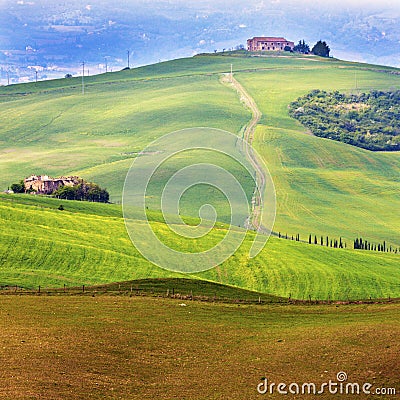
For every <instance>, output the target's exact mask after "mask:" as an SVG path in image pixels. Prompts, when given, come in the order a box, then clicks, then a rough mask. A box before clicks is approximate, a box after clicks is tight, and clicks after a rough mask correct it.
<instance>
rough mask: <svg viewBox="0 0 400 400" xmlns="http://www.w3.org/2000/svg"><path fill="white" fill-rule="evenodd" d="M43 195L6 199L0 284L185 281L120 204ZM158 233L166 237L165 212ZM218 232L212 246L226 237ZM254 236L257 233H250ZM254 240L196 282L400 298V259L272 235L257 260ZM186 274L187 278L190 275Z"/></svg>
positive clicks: (304, 294) (0, 206) (0, 201)
mask: <svg viewBox="0 0 400 400" xmlns="http://www.w3.org/2000/svg"><path fill="white" fill-rule="evenodd" d="M59 204H60V200H57V199H49V198H45V197H38V196H25V195H1V196H0V223H1V226H2V230H1V232H0V246H1V248H0V254H1V264H0V284H1V285H6V284H14V285H15V284H18V285H20V286H23V287H37V286H38V285H41V286H42V287H45V286H47V287H49V286H50V287H55V286H63V284H66V285H67V286H77V285H82V284H86V285H88V284H101V283H107V282H119V281H126V280H132V279H141V278H154V277H179V276H182V275H180V274H176V273H172V272H168V271H165V270H163V269H160V268H158V267H155V266H153V265H152V264H150V263H149V262H147V261H146V260H144V259H143V257H141V255H140V254H139V253H138V251H137V250H136V249H135V248H134V247H133V245H132V244H131V242H130V240H129V237H128V235H127V233H126V230H125V226H124V222H123V218H122V212H121V210H120V208H119V206H117V205H107V204H95V203H86V202H76V201H65V200H63V201H62V204H63V205H64V208H65V210H64V211H59V210H58V209H57V208H58V205H59ZM150 218H151V219H152V220H153V224H154V229H155V230H156V231H157V232H159V233H165V230H166V228H165V225H164V224H163V223H162V222H159V219H158V218H157V215H154V216H152V217H150ZM223 233H224V232H223V229H215V230H214V231H213V232H212V233H211V236H210V237H208V238H207V239H206V240H207V242H206V243H205V244H206V245H207V244H210V243H211V242H212V241H213V240H217V241H218V240H220V238H221V235H222V234H223ZM249 235H251V234H249ZM249 244H250V241H245V242H244V244H243V245H242V247H241V248H240V249H239V251H238V252H237V253H236V254H235V255H234V256H233V257H231V258H230V259H229V260H227V261H226V262H225V263H224V264H222V265H221V266H219V267H217V268H215V269H213V270H210V271H206V272H203V273H200V274H197V275H190V277H192V278H196V279H198V278H201V279H206V280H210V281H214V282H218V283H223V284H228V285H232V286H237V287H242V288H247V289H250V290H254V291H258V292H262V293H269V294H271V295H275V296H283V297H288V296H289V295H291V296H292V297H293V298H298V299H307V298H308V296H310V295H311V296H312V298H313V299H315V298H317V299H327V298H330V299H347V298H350V299H359V298H367V297H370V296H372V297H389V296H390V297H399V296H400V269H399V268H398V261H399V256H398V255H395V254H379V253H374V252H365V251H354V250H350V249H346V250H345V249H343V250H340V249H331V248H326V247H321V246H315V245H308V244H306V243H301V242H299V243H297V242H292V241H290V240H284V239H276V238H271V239H270V241H269V242H268V243H267V245H266V247H265V248H264V250H263V251H262V252H261V253H260V255H259V256H258V257H256V258H255V259H252V260H249V259H248V257H247V254H248V248H249ZM185 276H186V275H185Z"/></svg>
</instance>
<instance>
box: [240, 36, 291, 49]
mask: <svg viewBox="0 0 400 400" xmlns="http://www.w3.org/2000/svg"><path fill="white" fill-rule="evenodd" d="M285 47H290V49H291V50H293V48H294V42H290V41H289V40H287V39H285V38H283V37H253V39H248V40H247V51H283V50H285Z"/></svg>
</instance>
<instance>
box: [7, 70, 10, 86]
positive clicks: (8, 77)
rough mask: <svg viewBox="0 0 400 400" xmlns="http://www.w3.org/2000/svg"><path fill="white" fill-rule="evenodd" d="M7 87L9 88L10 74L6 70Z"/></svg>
mask: <svg viewBox="0 0 400 400" xmlns="http://www.w3.org/2000/svg"><path fill="white" fill-rule="evenodd" d="M7 86H10V72H9V71H8V70H7Z"/></svg>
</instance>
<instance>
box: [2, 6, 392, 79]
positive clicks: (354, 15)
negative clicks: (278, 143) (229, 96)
mask: <svg viewBox="0 0 400 400" xmlns="http://www.w3.org/2000/svg"><path fill="white" fill-rule="evenodd" d="M262 35H268V36H285V37H286V38H287V39H289V40H293V41H295V42H297V41H298V40H300V39H305V40H306V41H307V42H308V43H309V44H310V45H311V46H312V45H313V44H314V43H315V42H316V41H317V40H319V39H322V40H326V41H327V42H328V44H329V45H330V47H331V50H332V53H331V54H332V55H333V56H335V57H339V58H344V59H348V60H355V61H366V62H372V63H378V64H387V65H393V66H400V0H374V1H372V0H0V66H1V67H2V68H3V70H5V69H10V68H11V70H12V71H14V70H15V68H17V67H18V68H25V69H26V68H29V67H30V66H31V67H32V66H34V68H36V66H39V67H40V66H43V67H44V68H47V72H46V74H47V75H49V74H50V72H51V71H50V70H49V68H52V69H57V68H59V70H60V73H64V71H65V70H66V69H68V68H72V66H73V65H74V66H75V67H74V68H76V65H79V63H81V62H82V60H83V59H84V58H85V60H86V62H88V63H90V64H91V68H92V71H98V72H99V71H102V69H104V65H103V64H104V59H105V58H107V59H108V62H109V65H114V66H115V68H120V67H123V66H124V64H125V62H126V61H125V58H126V52H127V49H131V50H132V53H131V54H132V60H133V62H134V63H135V65H136V66H137V65H142V64H147V63H153V62H157V61H159V60H166V59H171V58H177V57H184V56H191V55H193V54H196V53H201V52H213V51H214V50H218V51H221V50H222V49H224V48H226V49H229V48H233V47H235V46H237V45H239V44H246V40H247V39H248V38H250V37H253V36H262ZM66 43H67V44H68V45H66ZM70 71H71V72H74V71H73V70H71V69H70ZM75 72H76V71H75ZM0 73H1V71H0ZM4 74H5V73H4V71H3V74H2V75H1V76H0V81H1V80H2V81H3V82H4V79H6V78H5V75H4ZM21 74H22V73H21V72H19V75H21ZM28 75H29V74H28ZM28 75H27V76H28ZM31 75H32V74H31ZM14 76H15V79H17V78H16V77H17V76H18V74H17V72H15V74H14ZM26 79H28V78H26ZM29 79H31V77H30V78H29ZM0 83H1V82H0Z"/></svg>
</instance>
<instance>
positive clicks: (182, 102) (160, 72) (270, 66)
mask: <svg viewBox="0 0 400 400" xmlns="http://www.w3.org/2000/svg"><path fill="white" fill-rule="evenodd" d="M231 63H232V64H233V67H234V68H233V69H234V72H235V76H236V78H237V79H238V81H240V83H241V84H242V85H243V86H244V87H245V89H246V90H247V91H248V92H249V93H250V94H251V95H252V96H253V98H254V99H255V101H256V103H257V105H258V107H259V108H260V110H261V111H262V113H263V117H262V120H261V122H260V124H259V126H258V127H257V130H256V134H255V139H254V144H255V147H256V148H257V150H258V151H259V153H260V154H261V155H262V157H263V158H264V161H265V163H266V165H267V166H268V168H269V170H270V172H271V175H272V177H273V180H274V183H275V187H276V191H277V215H276V224H275V227H274V231H276V232H281V233H283V234H285V233H288V234H289V236H291V235H292V234H293V235H295V234H297V233H300V234H301V238H302V239H303V240H306V239H307V238H308V235H309V234H310V233H312V234H316V235H317V236H318V237H319V236H320V235H323V236H326V235H329V237H331V238H336V239H338V238H339V236H341V237H343V238H344V239H345V241H346V243H347V244H348V246H349V247H350V246H351V244H352V241H353V239H354V238H355V237H356V236H362V237H363V238H364V239H367V240H371V241H376V242H378V241H379V242H381V241H383V240H385V241H386V242H387V243H388V244H392V245H395V246H398V245H399V241H398V240H399V226H400V216H399V213H397V212H396V210H398V209H399V208H400V197H399V196H398V193H399V190H400V181H399V176H400V174H399V173H400V167H399V156H400V154H398V153H390V154H389V153H372V152H369V151H366V150H361V149H357V148H354V147H351V146H348V145H344V144H341V143H336V142H331V141H329V140H325V139H320V138H316V137H313V136H310V135H307V134H305V133H306V132H304V128H303V127H302V126H301V125H299V124H298V123H297V122H296V121H295V120H294V119H291V118H290V117H289V116H288V112H287V105H288V104H289V103H290V102H291V101H293V100H295V99H296V98H297V97H298V96H300V95H302V94H304V93H307V92H308V91H310V90H312V89H314V88H319V89H325V90H342V91H347V92H349V91H350V92H351V91H354V90H355V85H356V82H355V76H356V74H357V88H358V90H371V89H390V88H398V86H399V83H400V76H399V75H398V74H397V75H396V74H393V73H391V72H393V71H395V72H397V70H395V69H392V68H386V67H381V66H372V65H366V64H357V63H350V62H343V61H338V60H323V59H319V58H316V57H295V56H290V57H247V56H246V55H243V54H227V55H224V56H221V55H216V56H210V55H208V56H198V57H194V58H189V59H183V60H174V61H170V62H166V63H160V64H156V65H152V66H147V67H142V68H139V69H133V70H129V71H121V72H118V73H112V74H111V73H110V74H103V75H99V76H95V77H90V78H87V81H86V93H85V95H84V96H83V95H82V94H81V88H80V81H79V79H60V80H57V81H50V82H39V83H38V84H37V85H35V84H24V85H12V86H9V87H3V88H0V102H1V105H2V107H1V110H0V119H1V121H2V124H1V127H0V170H1V172H2V173H1V176H0V185H1V186H2V187H3V188H4V189H6V188H7V186H8V185H9V184H10V183H12V182H14V181H17V180H19V179H21V178H23V177H24V176H27V175H29V174H31V173H37V174H40V173H46V174H49V175H69V174H78V175H80V176H82V177H83V178H85V179H89V180H93V181H95V182H96V183H98V184H100V185H101V186H103V187H106V188H107V189H108V190H109V191H110V193H111V198H112V199H113V200H114V201H116V202H119V201H120V199H121V194H122V188H123V182H124V179H125V175H126V172H127V171H128V169H129V167H130V165H131V163H132V161H133V159H134V158H135V157H136V155H137V152H139V151H140V150H141V149H143V148H144V147H145V146H146V145H147V144H149V143H150V142H151V141H153V140H154V139H156V138H158V137H160V136H162V135H164V134H166V133H169V132H171V131H174V130H177V129H181V128H188V127H196V126H208V127H214V128H221V129H226V130H228V131H231V132H233V133H236V134H238V135H240V134H241V131H242V128H243V126H244V125H245V123H246V122H248V120H249V119H250V113H249V111H248V110H247V109H246V108H245V107H244V106H243V105H242V104H241V102H240V99H239V97H238V96H237V93H235V91H233V90H232V89H230V88H229V87H227V86H224V85H223V84H221V82H220V77H221V73H224V72H227V71H229V69H230V64H231ZM188 159H190V157H188ZM193 159H196V158H195V157H193ZM180 161H182V160H180ZM180 161H179V160H178V162H177V163H176V164H173V165H171V168H170V170H171V171H173V170H174V168H178V167H179V166H180V165H181V164H180ZM185 161H186V162H187V161H188V160H185ZM224 165H225V167H226V168H227V169H232V170H234V169H235V167H234V165H233V164H230V163H229V162H227V163H225V164H224ZM160 182H161V183H162V179H159V182H158V183H157V184H156V186H160V185H161V183H160ZM243 182H244V186H246V185H247V186H246V188H247V189H246V191H247V194H248V195H249V194H250V193H251V185H250V184H246V179H244V180H243ZM199 193H200V194H199ZM214 194H216V197H217V203H218V204H222V199H219V198H218V196H219V194H218V193H214ZM208 197H209V193H208V192H205V191H204V190H200V191H198V192H196V191H194V192H193V193H191V194H190V193H189V194H188V197H187V198H186V199H183V200H184V201H183V204H182V207H183V208H182V209H183V211H184V213H185V214H188V215H189V217H196V216H197V211H198V206H199V205H200V204H202V203H203V202H204V200H208ZM11 200H13V201H11ZM63 203H64V206H65V208H66V211H65V212H60V211H58V210H57V207H58V205H59V204H60V202H59V201H57V200H52V199H45V198H37V197H33V196H22V197H21V196H14V197H10V196H1V197H0V209H1V211H0V213H1V214H0V215H1V217H0V218H1V225H2V229H1V232H0V235H1V241H0V246H1V251H0V257H1V259H0V260H1V261H0V282H1V283H2V284H18V285H21V286H26V287H36V286H38V285H42V286H57V285H63V284H67V285H81V284H100V283H107V282H113V281H125V280H131V279H141V278H155V277H171V276H174V275H173V274H171V273H170V272H167V271H164V270H161V269H159V268H156V267H154V266H152V265H151V264H150V263H148V262H147V261H146V260H145V259H143V257H141V256H140V254H139V253H138V252H137V251H136V250H135V249H134V248H133V247H132V245H131V243H130V241H129V238H128V236H127V233H126V231H125V228H124V225H123V220H122V217H121V209H120V207H119V206H118V205H103V206H102V205H96V204H83V203H79V202H77V203H75V202H74V203H72V202H64V201H63ZM220 208H221V210H220V211H222V214H224V206H223V205H221V207H220ZM154 209H157V207H156V202H155V205H154ZM149 212H150V213H153V214H152V217H151V218H152V219H153V222H152V224H153V226H154V227H155V229H156V231H157V232H158V233H159V234H160V235H162V236H164V237H165V238H166V239H167V241H170V242H171V244H173V243H174V242H175V239H174V237H172V236H169V232H168V230H167V228H166V227H165V225H164V224H163V223H162V219H161V217H160V215H159V214H158V213H157V212H156V211H154V210H150V211H149ZM222 220H223V221H224V219H223V218H222ZM110 232H112V235H110ZM223 235H224V229H222V228H221V229H216V230H214V231H213V232H212V234H211V235H210V236H209V237H207V238H206V239H204V240H203V241H198V243H197V244H198V245H199V246H206V245H209V244H212V243H214V242H216V241H218V240H219V239H220V238H221V237H222V236H223ZM251 235H252V234H249V236H251ZM249 243H250V242H249V241H248V240H247V241H245V243H244V244H243V245H242V248H241V249H240V250H239V252H238V253H236V254H235V255H234V256H233V257H231V258H230V259H229V260H228V261H226V262H225V263H224V264H223V265H221V266H219V267H217V268H216V269H213V270H211V271H208V272H204V273H202V274H199V275H198V276H196V278H202V279H206V280H210V281H215V282H220V283H224V284H228V285H233V286H237V287H242V288H247V289H250V290H254V291H259V292H262V293H269V294H271V295H275V296H283V297H288V296H289V295H291V296H292V297H293V298H299V299H302V298H304V299H307V298H308V297H309V296H312V298H317V299H327V298H331V299H338V298H341V299H347V298H369V297H370V296H371V297H389V296H391V297H396V296H400V284H399V282H400V279H399V274H400V272H399V268H398V264H399V256H398V255H394V254H380V253H374V252H363V251H353V250H350V249H343V250H339V249H336V250H333V249H329V248H324V247H320V246H309V245H307V244H305V243H295V242H291V241H287V240H278V239H275V238H272V239H271V240H270V242H269V243H268V245H267V246H266V248H265V249H264V250H263V252H262V253H261V254H260V255H259V256H258V257H257V258H255V259H252V260H249V259H248V257H247V255H246V254H247V251H248V248H249ZM178 244H179V245H182V246H184V247H185V246H186V248H189V247H190V245H189V244H188V243H186V242H184V241H182V242H181V243H178Z"/></svg>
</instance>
